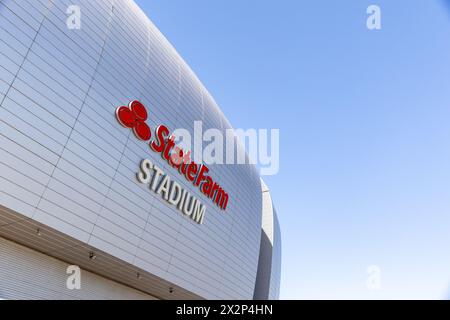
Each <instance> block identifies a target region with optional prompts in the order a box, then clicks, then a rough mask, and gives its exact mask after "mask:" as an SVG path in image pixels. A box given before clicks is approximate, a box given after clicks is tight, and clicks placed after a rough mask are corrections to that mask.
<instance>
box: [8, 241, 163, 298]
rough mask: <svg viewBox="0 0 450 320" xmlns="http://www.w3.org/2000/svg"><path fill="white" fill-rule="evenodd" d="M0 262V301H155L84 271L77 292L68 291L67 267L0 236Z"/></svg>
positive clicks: (65, 264)
mask: <svg viewBox="0 0 450 320" xmlns="http://www.w3.org/2000/svg"><path fill="white" fill-rule="evenodd" d="M0 261H1V263H0V299H14V300H16V299H58V300H66V299H69V300H72V299H90V300H98V299H100V300H109V299H111V300H117V299H133V300H154V299H155V298H154V297H152V296H150V295H148V294H145V293H143V292H140V291H137V290H134V289H132V288H128V287H126V286H124V285H121V284H119V283H116V282H114V281H112V280H109V279H105V278H103V277H100V276H98V275H95V274H93V273H91V272H88V271H85V270H81V277H80V280H81V281H80V283H81V287H80V289H79V290H78V289H73V290H70V289H68V288H67V286H66V282H67V279H68V277H69V274H67V267H68V266H69V264H67V263H65V262H62V261H60V260H57V259H54V258H51V257H49V256H47V255H45V254H42V253H39V252H37V251H34V250H31V249H29V248H26V247H24V246H21V245H18V244H16V243H14V242H11V241H8V240H6V239H3V238H1V237H0Z"/></svg>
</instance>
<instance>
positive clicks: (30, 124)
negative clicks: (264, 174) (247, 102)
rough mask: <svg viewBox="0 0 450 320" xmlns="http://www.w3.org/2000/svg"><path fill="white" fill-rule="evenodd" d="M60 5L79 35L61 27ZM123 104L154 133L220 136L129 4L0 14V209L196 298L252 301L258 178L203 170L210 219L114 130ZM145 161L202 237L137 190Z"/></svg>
mask: <svg viewBox="0 0 450 320" xmlns="http://www.w3.org/2000/svg"><path fill="white" fill-rule="evenodd" d="M69 5H79V6H80V8H81V12H82V19H81V23H82V24H81V29H80V30H69V29H68V28H67V26H66V19H67V15H66V10H67V8H68V6H69ZM134 99H138V100H140V101H142V102H143V103H144V104H145V105H146V106H147V108H148V111H149V120H148V123H149V125H150V126H151V127H152V128H155V127H156V125H159V124H165V125H167V126H168V127H169V128H170V129H171V130H174V129H176V128H187V129H188V130H190V131H191V132H192V131H193V122H194V120H203V126H204V130H206V129H208V128H219V129H220V130H224V129H226V128H230V125H229V124H228V121H227V120H226V118H225V117H224V116H223V114H222V112H221V111H220V109H219V108H218V106H217V105H216V103H215V102H214V100H213V98H212V97H211V96H210V95H209V93H208V92H207V90H206V89H205V88H204V87H203V85H202V84H201V83H200V82H199V80H198V79H197V78H196V76H195V75H194V74H193V73H192V71H191V70H190V69H189V67H188V66H187V65H186V64H185V62H184V61H183V60H182V58H181V57H180V56H179V55H178V54H177V53H176V51H175V50H174V49H173V48H172V46H171V45H170V44H169V43H168V42H167V40H166V39H165V38H164V37H163V36H162V35H161V33H160V32H159V31H158V30H157V29H156V27H155V26H154V25H153V24H152V23H151V22H150V20H149V19H148V18H147V17H146V16H145V15H144V14H143V12H142V11H141V10H140V9H139V8H138V7H137V6H136V4H135V3H134V2H133V1H126V0H97V1H90V0H89V1H88V0H82V1H80V0H77V1H74V0H58V1H56V0H55V1H51V0H20V1H13V0H2V1H0V205H2V206H4V207H6V208H8V209H10V210H12V211H14V212H17V213H18V214H20V217H21V218H20V219H31V221H35V222H37V223H40V224H42V225H45V226H48V227H49V228H52V229H54V230H57V231H59V232H61V233H63V234H65V235H67V236H69V237H71V238H73V239H75V240H77V241H80V242H81V243H84V244H86V245H88V246H90V247H93V248H96V249H98V250H99V251H103V252H105V253H107V254H108V255H111V256H113V257H115V258H117V259H119V260H120V261H123V262H125V263H128V264H130V265H132V266H135V267H136V269H139V270H143V271H145V272H148V273H149V274H153V275H156V276H157V277H159V278H161V279H164V280H166V281H167V282H168V283H173V284H174V285H177V286H180V287H182V288H184V289H186V290H188V291H190V292H192V293H194V294H196V295H198V296H200V297H203V298H208V299H225V298H230V299H251V298H252V297H253V291H254V286H255V278H256V271H257V264H258V254H259V243H260V235H261V192H260V190H261V189H260V181H259V177H258V173H257V171H256V170H255V168H254V167H253V166H244V165H240V166H232V165H222V166H219V165H212V166H209V167H210V174H211V175H212V176H213V177H214V179H215V180H216V181H217V182H219V183H220V184H221V186H222V187H223V188H224V189H225V190H226V191H227V192H228V193H229V196H230V200H229V206H228V209H227V210H226V211H225V212H223V211H221V210H220V209H219V208H218V207H216V206H215V205H213V203H212V202H211V201H210V200H209V199H207V198H206V197H205V196H204V195H202V194H201V193H200V191H199V189H198V188H195V187H193V186H192V185H191V184H188V183H187V181H186V179H185V178H184V177H182V176H181V175H179V174H178V173H177V172H176V171H175V170H174V169H173V168H169V167H168V164H167V163H164V162H163V161H162V160H161V158H160V157H156V154H155V153H152V151H150V149H149V148H148V145H146V143H143V142H140V141H138V140H137V139H136V138H135V137H134V136H133V134H132V132H131V130H128V129H124V128H123V127H121V126H120V125H119V123H118V122H117V120H116V119H115V114H114V111H115V109H116V108H117V107H118V106H120V105H126V104H128V102H129V101H131V100H134ZM144 158H150V159H152V161H153V162H154V163H156V164H158V165H159V166H160V167H162V168H163V169H164V170H165V171H166V172H167V173H168V174H169V175H170V176H171V177H172V178H174V179H176V181H177V182H179V183H181V184H183V187H184V188H190V189H191V191H192V192H194V193H195V195H196V197H197V198H199V199H201V200H202V202H203V203H204V204H206V205H207V206H208V208H207V211H206V216H205V220H204V224H203V225H198V224H196V223H195V222H193V221H192V220H191V219H189V218H186V217H184V216H183V215H181V214H180V213H179V212H178V211H177V210H176V209H175V208H174V207H171V206H169V205H167V203H166V202H165V201H164V200H162V199H161V197H160V196H157V195H155V194H154V193H152V192H151V191H150V190H148V188H147V186H144V185H141V184H139V183H137V181H136V178H135V174H136V172H137V170H138V165H139V162H140V161H141V160H142V159H144ZM20 219H18V220H20ZM9 226H11V225H10V224H9ZM3 227H4V226H1V225H0V232H1V228H3ZM0 263H1V262H0Z"/></svg>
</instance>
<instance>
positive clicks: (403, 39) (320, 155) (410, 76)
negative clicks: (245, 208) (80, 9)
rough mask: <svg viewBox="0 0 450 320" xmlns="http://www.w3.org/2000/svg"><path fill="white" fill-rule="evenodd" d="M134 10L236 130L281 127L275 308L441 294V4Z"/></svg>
mask: <svg viewBox="0 0 450 320" xmlns="http://www.w3.org/2000/svg"><path fill="white" fill-rule="evenodd" d="M137 3H138V4H139V5H140V6H141V7H142V9H143V10H144V11H145V12H146V13H147V14H148V16H149V17H150V18H151V19H152V20H153V22H154V23H155V24H156V25H157V26H158V28H159V29H160V30H161V31H162V32H163V34H164V35H165V36H166V37H167V38H168V39H169V41H170V42H171V43H172V44H173V45H174V46H175V48H176V49H177V51H178V52H179V53H180V54H181V55H182V56H183V58H184V59H185V60H186V61H187V63H188V64H189V65H190V66H191V67H192V69H193V70H194V72H196V74H197V75H198V76H199V78H200V80H201V81H202V82H203V83H204V84H205V86H206V87H207V88H208V90H209V91H210V92H211V93H212V95H213V96H214V97H215V100H216V101H217V102H218V104H219V105H220V106H221V109H222V110H223V111H224V113H225V114H226V115H227V117H228V118H229V119H230V121H231V123H232V124H233V126H234V127H235V128H279V129H280V134H281V160H280V173H279V174H278V175H276V176H271V177H266V182H267V184H268V185H269V187H270V188H271V191H272V196H273V199H274V202H275V205H276V207H277V211H278V213H279V218H280V223H281V228H282V236H283V262H282V263H283V268H282V289H281V298H285V299H308V298H361V299H363V298H444V297H449V296H450V290H449V285H450V9H449V8H450V6H446V4H445V3H444V0H442V1H439V0H413V1H411V0H410V1H407V0H396V1H392V0H372V1H366V0H348V1H335V0H314V1H313V0H311V1H298V0H291V1H287V0H281V1H264V0H258V1H256V0H247V1H242V0H239V1H238V0H227V1H223V0H222V1H221V0H214V1H212V0H189V1H186V0H138V1H137ZM370 4H377V5H379V6H380V7H381V10H382V30H380V31H369V30H368V29H367V28H366V18H367V15H366V8H367V7H368V5H370ZM369 265H378V266H379V267H380V268H381V290H379V291H370V290H368V289H367V288H366V279H367V273H366V268H367V266H369Z"/></svg>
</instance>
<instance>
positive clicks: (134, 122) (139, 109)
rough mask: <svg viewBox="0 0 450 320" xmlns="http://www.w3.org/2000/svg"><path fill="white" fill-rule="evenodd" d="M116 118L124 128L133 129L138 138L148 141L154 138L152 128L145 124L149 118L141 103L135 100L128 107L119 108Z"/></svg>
mask: <svg viewBox="0 0 450 320" xmlns="http://www.w3.org/2000/svg"><path fill="white" fill-rule="evenodd" d="M116 117H117V120H118V121H119V123H120V124H121V125H122V126H124V127H125V128H130V129H133V131H134V134H135V135H136V137H137V138H139V139H141V140H143V141H148V140H150V138H151V137H152V132H151V130H150V127H149V126H148V125H147V124H146V123H145V121H146V120H147V118H148V114H147V110H146V109H145V106H144V105H143V104H142V103H141V102H139V101H137V100H134V101H131V102H130V104H129V105H128V107H125V106H121V107H118V108H117V109H116Z"/></svg>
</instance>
